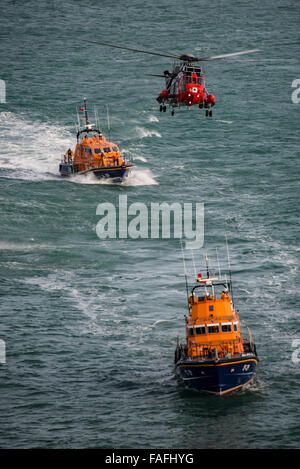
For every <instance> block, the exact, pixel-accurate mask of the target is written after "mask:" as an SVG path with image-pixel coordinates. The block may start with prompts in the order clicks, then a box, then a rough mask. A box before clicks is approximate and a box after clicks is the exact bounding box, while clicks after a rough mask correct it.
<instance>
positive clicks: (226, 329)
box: [221, 322, 231, 332]
mask: <svg viewBox="0 0 300 469" xmlns="http://www.w3.org/2000/svg"><path fill="white" fill-rule="evenodd" d="M221 328H222V332H231V323H230V322H228V323H223V324H221Z"/></svg>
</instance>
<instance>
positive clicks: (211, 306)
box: [175, 256, 258, 394]
mask: <svg viewBox="0 0 300 469" xmlns="http://www.w3.org/2000/svg"><path fill="white" fill-rule="evenodd" d="M206 262H207V272H206V277H205V278H203V277H202V275H201V274H198V277H197V279H195V284H194V285H193V286H192V288H191V291H190V295H189V297H188V308H189V314H188V315H187V316H186V317H185V320H186V342H185V344H180V343H179V340H177V346H176V350H175V370H176V374H177V375H178V377H179V378H180V379H181V380H182V381H183V382H184V383H185V384H187V385H188V386H189V387H192V388H196V389H198V390H200V391H206V392H210V393H214V394H226V393H230V392H233V391H235V390H237V389H240V388H242V387H243V386H245V385H246V384H248V383H250V382H251V381H252V380H253V378H254V374H255V370H256V365H257V363H258V358H257V354H256V347H255V344H254V343H253V340H252V336H251V333H250V331H249V329H248V338H247V339H244V338H243V337H242V335H241V331H240V320H239V314H238V312H237V311H236V310H235V309H234V305H233V300H232V283H231V280H227V278H226V277H225V279H222V278H220V276H219V277H216V276H213V277H212V276H210V273H209V269H208V258H207V256H206ZM229 278H230V277H229Z"/></svg>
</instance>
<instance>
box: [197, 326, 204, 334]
mask: <svg viewBox="0 0 300 469" xmlns="http://www.w3.org/2000/svg"><path fill="white" fill-rule="evenodd" d="M195 329H196V334H197V335H201V334H205V326H197V327H196V328H195Z"/></svg>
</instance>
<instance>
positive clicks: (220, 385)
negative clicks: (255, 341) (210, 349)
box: [175, 354, 258, 395]
mask: <svg viewBox="0 0 300 469" xmlns="http://www.w3.org/2000/svg"><path fill="white" fill-rule="evenodd" d="M257 363H258V359H257V356H256V355H254V354H253V355H251V356H247V357H239V358H228V359H219V360H179V361H178V362H177V363H176V364H175V369H176V374H177V376H178V377H179V378H180V379H181V380H182V381H183V382H184V383H185V384H186V385H187V386H188V387H190V388H194V389H197V390H199V391H205V392H208V393H212V394H218V395H223V394H229V393H231V392H234V391H237V390H238V389H241V388H242V387H243V386H245V385H246V384H248V383H250V382H251V381H252V380H253V378H254V374H255V369H256V365H257Z"/></svg>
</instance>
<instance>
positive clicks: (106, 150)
mask: <svg viewBox="0 0 300 469" xmlns="http://www.w3.org/2000/svg"><path fill="white" fill-rule="evenodd" d="M103 151H104V153H110V152H111V148H110V147H104V148H103Z"/></svg>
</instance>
